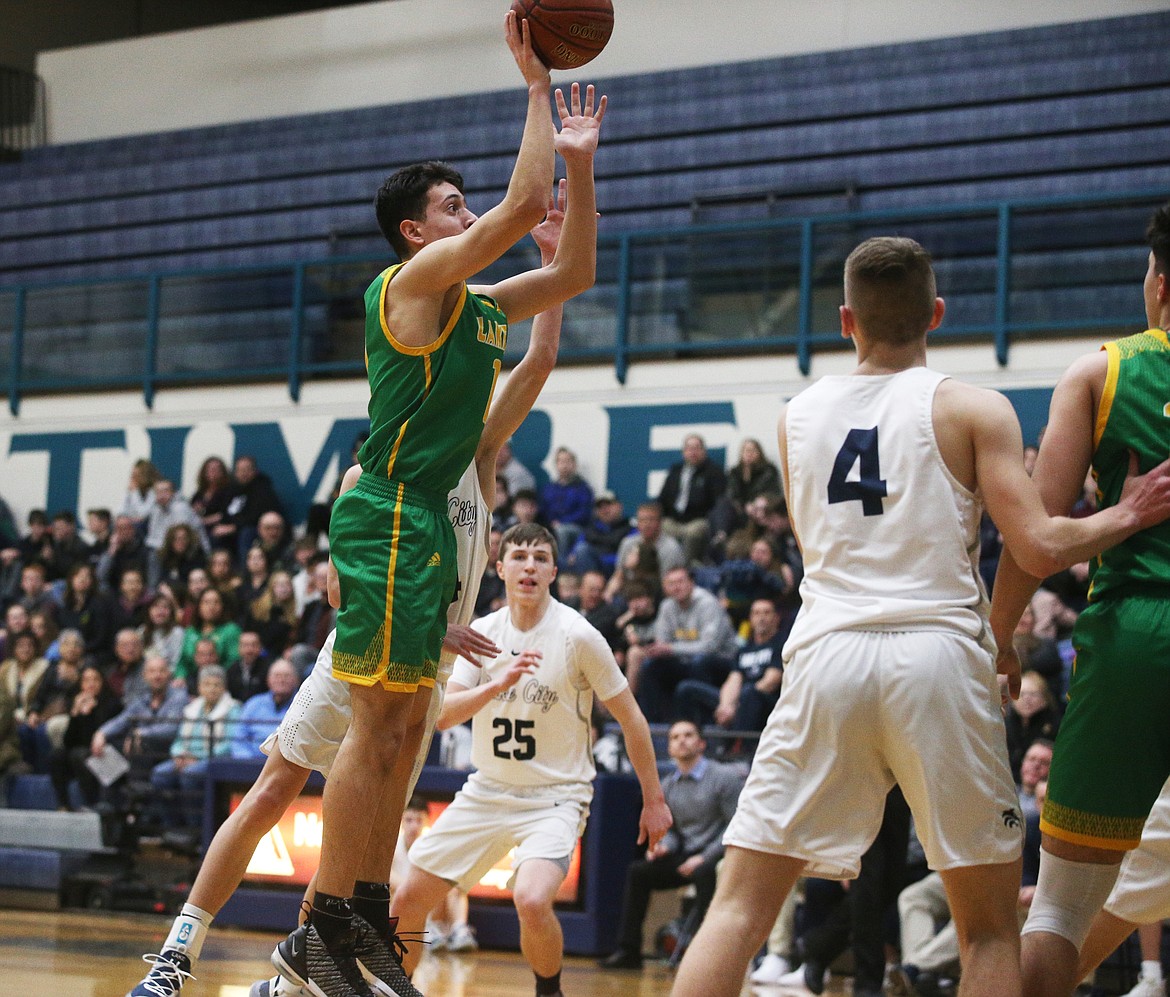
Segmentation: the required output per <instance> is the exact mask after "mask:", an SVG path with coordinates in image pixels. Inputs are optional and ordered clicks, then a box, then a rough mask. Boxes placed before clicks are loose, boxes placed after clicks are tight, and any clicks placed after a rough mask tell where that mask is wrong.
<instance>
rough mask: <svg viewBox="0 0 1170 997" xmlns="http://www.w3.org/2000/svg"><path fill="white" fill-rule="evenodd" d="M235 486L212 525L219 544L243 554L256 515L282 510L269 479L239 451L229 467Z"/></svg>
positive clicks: (250, 539) (253, 534)
mask: <svg viewBox="0 0 1170 997" xmlns="http://www.w3.org/2000/svg"><path fill="white" fill-rule="evenodd" d="M233 477H234V478H235V485H234V486H233V487H232V494H231V498H230V499H229V500H228V505H227V511H226V513H225V514H224V519H223V522H221V523H220V524H219V525H218V526H216V527H215V529H214V531H213V532H214V533H215V535H216V537H217V540H218V542H219V543H220V544H222V545H224V546H228V545H229V544H234V549H235V553H236V557H237V558H238V559H239V560H241V561H242V560H243V559H244V554H245V553H246V552H247V550H248V548H249V547H251V546H252V544H253V543H254V542H255V540H256V533H257V529H258V527H259V525H260V517H261V516H263V515H264V514H265V513H266V512H283V509H282V508H281V505H280V499H279V498H277V496H276V489H275V488H273V487H272V479H271V478H269V477H268V475H267V474H265V473H264V472H263V471H261V470H260V469H259V467H258V466H257V465H256V458H255V457H253V456H251V455H250V454H241V455H240V456H238V457H237V458H236V460H235V466H234V469H233Z"/></svg>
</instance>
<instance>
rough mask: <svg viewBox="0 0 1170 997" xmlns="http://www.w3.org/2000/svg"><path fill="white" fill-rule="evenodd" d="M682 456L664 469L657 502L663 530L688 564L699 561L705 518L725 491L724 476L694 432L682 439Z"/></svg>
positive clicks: (707, 528)
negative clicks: (675, 543)
mask: <svg viewBox="0 0 1170 997" xmlns="http://www.w3.org/2000/svg"><path fill="white" fill-rule="evenodd" d="M682 458H683V459H682V460H681V461H679V462H678V463H677V464H675V465H674V466H672V467H671V469H670V470H669V471H668V472H667V474H666V481H665V482H664V483H663V485H662V491H661V492H659V493H658V503H659V505H661V506H662V512H663V515H664V517H665V518H664V519H663V523H662V528H663V530H665V532H666V533H668V534H669V535H670V536H672V537H674V538H675V539H677V540H679V541H680V542H681V543H682V545H683V550H684V551H685V553H686V556H687V563H689V564H698V563H700V562H701V561H702V560H703V557H704V555H705V554H706V552H707V541H708V539H709V538H710V533H711V530H710V526H709V525H708V522H707V517H708V516H709V515H710V514H711V512H712V511H713V510H714V508H715V503H716V502H718V501H719V499H720V498H721V497H722V496H723V493H724V492H725V491H726V490H727V476H726V475H725V474H724V473H723V468H721V467H719V466H718V465H717V464H716V463H715V462H714V461H713V460H711V458H710V457H708V456H707V447H706V445H705V444H704V443H703V438H702V437H701V436H698V435H696V434H694V433H691V434H690V435H689V436H687V438H686V439H685V440H683V448H682Z"/></svg>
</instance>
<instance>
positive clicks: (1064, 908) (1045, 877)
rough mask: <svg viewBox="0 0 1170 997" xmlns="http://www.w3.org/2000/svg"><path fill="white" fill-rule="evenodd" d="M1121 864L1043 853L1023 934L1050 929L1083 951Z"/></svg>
mask: <svg viewBox="0 0 1170 997" xmlns="http://www.w3.org/2000/svg"><path fill="white" fill-rule="evenodd" d="M1119 869H1120V866H1117V865H1098V864H1095V863H1092V862H1072V861H1070V860H1069V859H1062V858H1058V857H1057V856H1055V855H1051V854H1049V853H1048V852H1044V853H1043V854H1042V855H1041V858H1040V880H1039V882H1037V884H1036V893H1035V895H1034V896H1033V897H1032V907H1031V909H1030V910H1029V911H1028V920H1027V921H1026V922H1025V923H1024V927H1023V928H1022V929H1021V933H1022V934H1025V935H1026V934H1030V933H1031V932H1033V931H1047V932H1048V933H1049V934H1053V935H1059V936H1060V937H1061V938H1066V939H1068V941H1070V942H1072V944H1073V945H1074V946H1076V950H1077V951H1078V952H1080V950H1081V947H1082V946H1083V945H1084V944H1085V939H1086V938H1087V937H1088V936H1089V928H1090V926H1091V925H1092V923H1093V918H1095V917H1096V916H1097V912H1098V911H1099V910H1101V908H1102V907H1103V906H1104V905H1105V901H1106V900H1107V899H1108V898H1109V891H1110V890H1112V889H1113V884H1114V882H1115V881H1116V880H1117V873H1118V870H1119Z"/></svg>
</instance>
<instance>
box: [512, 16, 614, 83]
mask: <svg viewBox="0 0 1170 997" xmlns="http://www.w3.org/2000/svg"><path fill="white" fill-rule="evenodd" d="M512 9H513V10H514V11H515V12H516V16H517V17H523V18H527V19H528V29H529V33H530V34H531V36H532V48H533V50H534V51H535V52H536V54H537V55H538V56H539V57H540V61H541V62H543V63H544V64H545V65H546V66H548V68H549V69H576V68H577V67H578V66H584V65H585V63H587V62H589V61H591V60H592V59H595V58H596V57H597V56H598V55H599V54H600V53H601V50H602V49H603V48H605V45H606V42H608V41H609V36H610V35H611V34H613V3H612V0H512Z"/></svg>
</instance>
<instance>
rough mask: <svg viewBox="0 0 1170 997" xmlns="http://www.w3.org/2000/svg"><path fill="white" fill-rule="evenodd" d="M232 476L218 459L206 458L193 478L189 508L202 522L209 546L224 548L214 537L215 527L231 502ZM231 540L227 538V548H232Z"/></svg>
mask: <svg viewBox="0 0 1170 997" xmlns="http://www.w3.org/2000/svg"><path fill="white" fill-rule="evenodd" d="M232 484H233V482H232V476H231V475H230V474H229V473H228V469H227V464H225V463H224V462H223V461H222V460H220V458H218V457H208V458H207V459H206V460H205V461H204V462H203V463H202V464H200V465H199V474H198V475H197V476H196V478H195V494H194V495H192V496H191V508H192V509H194V510H195V512H196V514H197V515H198V516H199V518H200V519H201V520H202V521H203V529H204V530H205V531H206V533H207V535H208V537H210V538H211V546H212V547H215V548H220V547H224V541H223V539H221V538H220V537H217V536H216V531H215V527H217V526H219V524H220V523H222V522H223V520H224V516H226V515H227V507H228V503H229V502H230V501H231V500H232ZM232 546H233V545H232V543H231V538H230V537H229V538H227V547H226V548H225V549H230V548H231V547H232Z"/></svg>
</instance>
